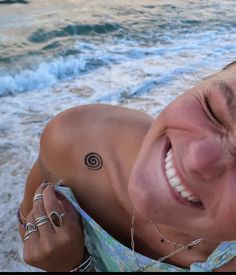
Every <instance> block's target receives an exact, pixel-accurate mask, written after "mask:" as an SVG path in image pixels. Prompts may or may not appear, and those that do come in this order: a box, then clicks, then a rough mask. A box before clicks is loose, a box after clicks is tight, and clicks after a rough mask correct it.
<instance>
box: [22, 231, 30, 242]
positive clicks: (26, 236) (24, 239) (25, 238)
mask: <svg viewBox="0 0 236 275" xmlns="http://www.w3.org/2000/svg"><path fill="white" fill-rule="evenodd" d="M27 240H29V234H28V233H27V232H26V233H25V235H24V238H23V242H25V241H27Z"/></svg>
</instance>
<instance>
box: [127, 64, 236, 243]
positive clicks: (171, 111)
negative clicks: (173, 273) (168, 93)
mask: <svg viewBox="0 0 236 275" xmlns="http://www.w3.org/2000/svg"><path fill="white" fill-rule="evenodd" d="M129 194H130V198H131V200H132V202H133V204H134V207H135V209H136V211H137V212H139V214H141V215H142V216H143V217H145V218H146V219H148V220H151V221H153V222H156V223H162V224H166V225H169V226H171V227H174V228H175V229H177V230H179V231H180V232H182V233H185V234H190V235H192V236H195V237H202V238H204V239H208V240H212V241H223V240H233V239H236V65H233V66H231V67H229V68H228V69H227V70H224V71H221V72H220V73H218V74H216V75H214V76H212V77H210V78H208V79H207V80H204V81H203V82H201V83H199V84H198V85H197V86H195V87H194V88H192V89H191V90H189V91H188V92H186V93H184V94H183V95H181V96H180V97H178V98H177V99H176V100H175V101H174V102H172V103H171V104H170V105H168V106H167V107H166V108H165V109H164V110H163V112H162V113H161V114H160V115H159V116H158V117H157V118H156V120H155V121H154V122H153V124H152V126H151V128H150V130H149V132H148V134H147V136H146V137H145V140H144V143H143V146H142V148H141V151H140V153H139V156H138V159H137V161H136V163H135V165H134V168H133V171H132V173H131V177H130V182H129ZM190 232H191V233H190Z"/></svg>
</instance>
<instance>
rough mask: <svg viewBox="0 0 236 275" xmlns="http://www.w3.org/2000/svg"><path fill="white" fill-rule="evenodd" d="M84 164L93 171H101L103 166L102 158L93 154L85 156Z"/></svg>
mask: <svg viewBox="0 0 236 275" xmlns="http://www.w3.org/2000/svg"><path fill="white" fill-rule="evenodd" d="M84 163H85V165H86V166H87V168H88V169H92V170H100V169H101V168H102V166H103V161H102V158H101V156H99V155H98V154H97V153H93V152H92V153H89V154H87V155H86V156H85V158H84Z"/></svg>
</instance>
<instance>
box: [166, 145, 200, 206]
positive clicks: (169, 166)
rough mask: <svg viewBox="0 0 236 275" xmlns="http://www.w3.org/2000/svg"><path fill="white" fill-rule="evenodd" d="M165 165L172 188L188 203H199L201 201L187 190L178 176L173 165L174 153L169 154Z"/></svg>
mask: <svg viewBox="0 0 236 275" xmlns="http://www.w3.org/2000/svg"><path fill="white" fill-rule="evenodd" d="M165 163H166V164H165V169H166V177H167V178H168V180H169V183H170V186H172V187H173V188H174V189H175V190H176V191H177V192H178V193H179V194H180V195H181V196H182V197H183V198H184V199H187V200H188V201H193V202H199V199H198V198H196V197H195V196H194V195H193V194H192V192H191V191H189V190H186V187H185V186H184V185H183V184H182V182H181V180H180V179H179V178H178V176H177V175H176V171H175V168H174V163H173V153H172V151H171V150H170V151H169V152H168V153H167V156H166V159H165Z"/></svg>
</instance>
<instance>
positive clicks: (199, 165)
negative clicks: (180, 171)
mask: <svg viewBox="0 0 236 275" xmlns="http://www.w3.org/2000/svg"><path fill="white" fill-rule="evenodd" d="M187 165H188V168H189V170H190V172H192V173H195V174H198V175H200V176H201V177H202V178H203V179H205V180H210V179H212V178H215V177H218V176H219V175H222V173H223V172H224V170H225V168H226V153H225V148H224V146H223V144H222V140H221V139H220V138H219V137H212V136H210V137H205V138H201V139H195V140H194V141H192V142H191V143H190V145H189V152H188V158H187Z"/></svg>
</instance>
